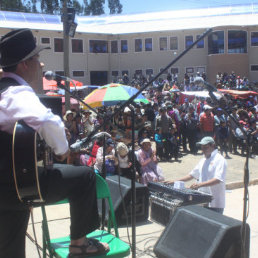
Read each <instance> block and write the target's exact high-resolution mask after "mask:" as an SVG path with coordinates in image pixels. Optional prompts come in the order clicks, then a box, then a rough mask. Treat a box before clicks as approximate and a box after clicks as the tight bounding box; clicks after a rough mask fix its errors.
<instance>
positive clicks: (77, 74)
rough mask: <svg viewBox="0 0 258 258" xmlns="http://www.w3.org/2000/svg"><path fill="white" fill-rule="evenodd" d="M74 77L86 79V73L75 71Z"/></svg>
mask: <svg viewBox="0 0 258 258" xmlns="http://www.w3.org/2000/svg"><path fill="white" fill-rule="evenodd" d="M73 76H74V77H84V71H73Z"/></svg>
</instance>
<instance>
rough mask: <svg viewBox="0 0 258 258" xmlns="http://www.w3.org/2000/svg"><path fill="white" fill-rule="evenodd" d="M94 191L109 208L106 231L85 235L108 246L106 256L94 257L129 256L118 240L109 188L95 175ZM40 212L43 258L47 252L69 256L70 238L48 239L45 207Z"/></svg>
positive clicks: (61, 202)
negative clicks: (112, 232) (112, 229)
mask: <svg viewBox="0 0 258 258" xmlns="http://www.w3.org/2000/svg"><path fill="white" fill-rule="evenodd" d="M96 189H97V199H106V200H107V202H108V206H109V218H108V223H107V225H108V229H107V231H105V230H95V231H93V232H91V233H90V234H88V235H87V237H91V238H95V239H97V240H99V241H101V242H105V243H108V244H109V247H110V251H109V252H108V253H107V254H106V255H101V256H94V258H97V257H99V258H100V257H101V258H102V257H109V258H120V257H126V256H128V255H129V254H130V246H129V245H128V244H127V243H125V242H123V241H122V240H120V239H119V234H118V228H117V224H116V218H115V213H114V208H113V204H112V199H111V195H110V191H109V187H108V185H107V183H106V181H105V179H104V178H102V177H101V176H100V175H98V174H96ZM67 202H68V200H63V201H60V202H57V203H55V204H52V205H58V204H63V203H67ZM41 210H42V217H43V220H42V233H43V237H42V239H43V258H46V255H47V250H48V253H49V256H50V257H65V258H66V257H67V256H68V254H69V244H70V237H69V236H67V237H61V238H56V239H50V235H49V229H48V221H47V215H46V211H45V206H44V205H42V206H41ZM111 228H114V231H115V235H113V234H111Z"/></svg>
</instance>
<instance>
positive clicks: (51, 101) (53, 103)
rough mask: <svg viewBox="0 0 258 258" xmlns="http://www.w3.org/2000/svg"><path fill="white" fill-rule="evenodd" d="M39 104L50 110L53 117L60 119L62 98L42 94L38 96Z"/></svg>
mask: <svg viewBox="0 0 258 258" xmlns="http://www.w3.org/2000/svg"><path fill="white" fill-rule="evenodd" d="M38 97H39V99H40V102H41V103H42V104H43V105H44V106H46V107H47V108H50V109H51V110H52V112H53V113H54V114H55V115H58V116H60V118H61V119H62V98H61V97H56V96H47V95H43V94H38Z"/></svg>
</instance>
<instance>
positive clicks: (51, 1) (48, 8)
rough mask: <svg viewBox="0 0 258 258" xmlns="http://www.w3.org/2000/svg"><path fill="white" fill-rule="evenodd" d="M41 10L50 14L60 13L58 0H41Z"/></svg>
mask: <svg viewBox="0 0 258 258" xmlns="http://www.w3.org/2000/svg"><path fill="white" fill-rule="evenodd" d="M40 7H41V12H42V13H48V14H60V7H59V1H58V0H41V5H40Z"/></svg>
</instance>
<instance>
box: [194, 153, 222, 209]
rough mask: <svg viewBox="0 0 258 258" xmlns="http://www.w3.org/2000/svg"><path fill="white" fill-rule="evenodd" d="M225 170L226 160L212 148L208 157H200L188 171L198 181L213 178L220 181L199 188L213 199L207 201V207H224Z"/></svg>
mask: <svg viewBox="0 0 258 258" xmlns="http://www.w3.org/2000/svg"><path fill="white" fill-rule="evenodd" d="M226 171H227V162H226V160H225V159H224V157H223V156H222V155H220V154H219V153H218V150H214V151H213V152H212V153H211V156H210V157H209V158H208V159H206V158H205V157H204V158H203V159H201V160H200V162H199V163H198V164H197V166H196V167H195V168H194V169H193V170H192V171H191V172H190V175H191V176H193V177H194V178H196V179H198V180H199V182H200V183H201V182H206V181H208V180H210V179H213V178H216V179H218V180H219V181H220V182H219V183H218V184H216V185H212V186H208V187H201V188H199V190H200V191H202V192H205V193H208V194H211V195H212V196H213V200H212V201H211V202H210V203H209V207H212V208H225V190H226V186H225V180H226Z"/></svg>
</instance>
